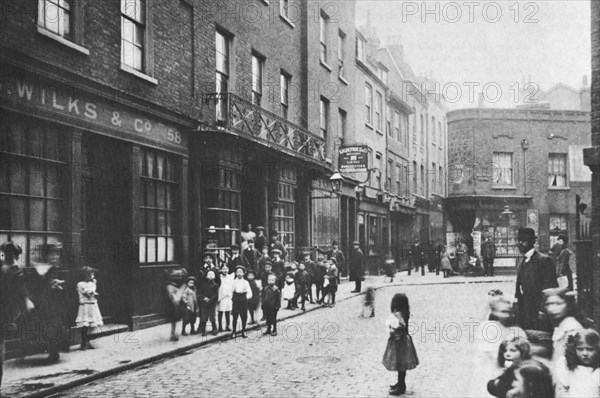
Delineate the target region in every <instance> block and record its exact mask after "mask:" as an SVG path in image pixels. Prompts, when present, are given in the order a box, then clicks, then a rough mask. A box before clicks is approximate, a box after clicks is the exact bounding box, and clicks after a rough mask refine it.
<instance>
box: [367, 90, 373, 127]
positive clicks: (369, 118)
mask: <svg viewBox="0 0 600 398" xmlns="http://www.w3.org/2000/svg"><path fill="white" fill-rule="evenodd" d="M365 106H366V108H367V124H373V87H371V85H370V84H369V83H366V85H365Z"/></svg>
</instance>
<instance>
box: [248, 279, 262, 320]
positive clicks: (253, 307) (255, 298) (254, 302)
mask: <svg viewBox="0 0 600 398" xmlns="http://www.w3.org/2000/svg"><path fill="white" fill-rule="evenodd" d="M246 278H247V279H248V284H249V285H250V289H251V290H252V297H251V298H250V299H249V300H248V313H249V314H250V325H254V324H255V323H256V321H255V320H254V315H255V314H256V311H258V306H259V305H260V289H259V288H258V284H257V283H256V272H254V271H252V270H249V271H248V272H247V273H246Z"/></svg>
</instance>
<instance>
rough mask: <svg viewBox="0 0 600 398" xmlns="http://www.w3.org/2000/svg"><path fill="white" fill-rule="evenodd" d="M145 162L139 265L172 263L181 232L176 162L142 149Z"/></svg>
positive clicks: (163, 154) (142, 181) (156, 152)
mask: <svg viewBox="0 0 600 398" xmlns="http://www.w3.org/2000/svg"><path fill="white" fill-rule="evenodd" d="M142 159H143V167H142V175H141V176H140V182H141V184H142V187H141V188H142V203H141V204H140V210H141V212H142V223H141V231H140V263H143V264H152V263H172V262H175V261H176V257H177V256H176V249H175V247H176V239H177V231H179V227H178V220H177V210H178V207H179V206H178V203H179V199H178V197H179V195H178V191H179V176H178V173H177V169H178V167H177V163H176V161H175V159H174V158H173V157H171V156H170V155H167V154H166V153H163V152H160V151H156V150H151V149H146V148H142Z"/></svg>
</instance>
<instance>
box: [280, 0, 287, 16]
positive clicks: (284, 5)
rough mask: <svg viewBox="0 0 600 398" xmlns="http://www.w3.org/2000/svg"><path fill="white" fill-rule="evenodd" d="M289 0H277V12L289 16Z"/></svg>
mask: <svg viewBox="0 0 600 398" xmlns="http://www.w3.org/2000/svg"><path fill="white" fill-rule="evenodd" d="M289 3H290V2H289V0H279V13H280V15H281V16H283V17H286V18H289V15H288V8H289V5H290V4H289Z"/></svg>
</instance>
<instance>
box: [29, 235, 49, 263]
mask: <svg viewBox="0 0 600 398" xmlns="http://www.w3.org/2000/svg"><path fill="white" fill-rule="evenodd" d="M44 243H45V242H44V235H29V258H30V259H31V261H35V262H40V261H43V260H44V258H43V256H42V249H43V247H44Z"/></svg>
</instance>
